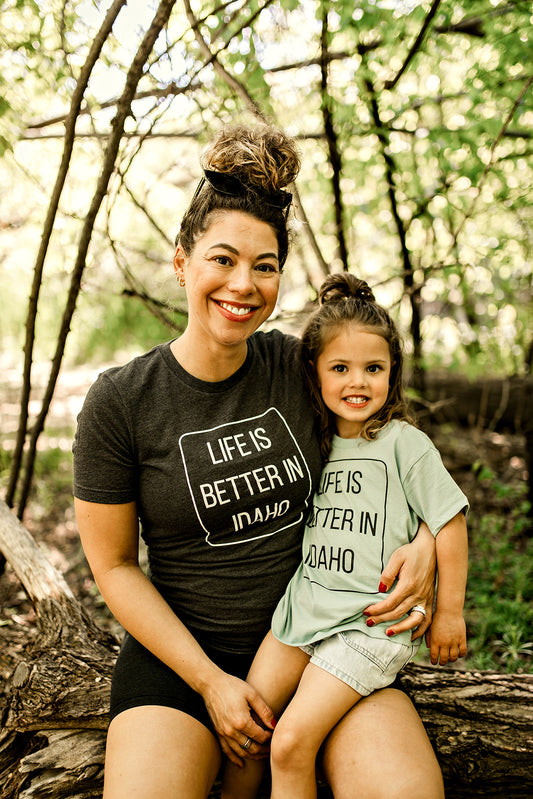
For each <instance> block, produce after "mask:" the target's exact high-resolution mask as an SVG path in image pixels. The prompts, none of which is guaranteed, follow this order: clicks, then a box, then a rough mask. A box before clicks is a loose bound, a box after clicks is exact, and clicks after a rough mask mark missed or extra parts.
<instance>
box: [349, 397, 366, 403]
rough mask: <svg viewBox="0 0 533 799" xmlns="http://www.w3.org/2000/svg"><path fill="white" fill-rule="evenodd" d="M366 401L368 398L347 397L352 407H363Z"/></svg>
mask: <svg viewBox="0 0 533 799" xmlns="http://www.w3.org/2000/svg"><path fill="white" fill-rule="evenodd" d="M366 401H367V397H346V402H349V403H351V404H352V405H362V404H363V402H366Z"/></svg>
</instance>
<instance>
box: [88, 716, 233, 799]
mask: <svg viewBox="0 0 533 799" xmlns="http://www.w3.org/2000/svg"><path fill="white" fill-rule="evenodd" d="M221 760H222V758H221V753H220V748H219V745H218V742H217V740H216V738H215V737H214V735H213V734H212V733H211V732H209V730H208V729H207V727H204V725H203V724H201V723H200V722H199V721H197V720H196V719H195V718H192V717H191V716H188V715H187V714H185V713H183V712H181V711H180V710H174V709H173V708H169V707H160V706H157V705H147V706H143V707H134V708H131V709H130V710H125V711H124V712H122V713H120V714H119V715H118V716H116V717H115V718H114V719H113V721H112V722H111V724H110V726H109V732H108V737H107V749H106V763H105V779H104V799H135V797H139V799H146V797H150V799H183V798H184V797H187V799H206V797H207V796H208V794H209V791H210V790H211V786H212V784H213V782H214V780H215V777H216V775H217V772H218V770H219V768H220V763H221Z"/></svg>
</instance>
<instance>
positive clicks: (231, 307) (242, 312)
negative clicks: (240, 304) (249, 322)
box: [220, 302, 252, 316]
mask: <svg viewBox="0 0 533 799" xmlns="http://www.w3.org/2000/svg"><path fill="white" fill-rule="evenodd" d="M220 305H221V306H222V308H225V309H226V311H229V312H230V313H232V314H235V316H244V315H245V314H247V313H250V311H251V310H252V309H251V308H236V307H235V305H230V304H229V303H227V302H221V303H220Z"/></svg>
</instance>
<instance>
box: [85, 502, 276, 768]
mask: <svg viewBox="0 0 533 799" xmlns="http://www.w3.org/2000/svg"><path fill="white" fill-rule="evenodd" d="M75 509H76V519H77V522H78V528H79V532H80V537H81V541H82V544H83V549H84V551H85V555H86V557H87V560H88V562H89V565H90V567H91V569H92V572H93V575H94V579H95V581H96V584H97V585H98V588H99V590H100V593H101V594H102V596H103V598H104V600H105V602H106V604H107V606H108V607H109V609H110V610H111V612H112V613H113V615H114V616H115V618H116V619H117V621H118V622H119V623H120V624H121V625H122V626H123V627H124V628H125V629H126V630H128V632H130V633H131V635H133V637H134V638H136V639H137V641H139V642H140V643H141V644H142V645H143V646H145V647H146V648H147V649H149V650H150V652H152V653H153V654H154V655H155V656H156V657H157V658H159V660H161V661H163V663H166V665H167V666H169V667H170V668H171V669H173V671H175V672H176V674H179V676H180V677H181V678H182V679H184V680H185V682H187V683H188V684H189V685H190V686H191V687H192V688H193V689H194V690H195V691H197V692H198V693H199V694H200V695H201V696H202V698H203V700H204V702H205V704H206V707H207V710H208V712H209V715H210V717H211V719H212V721H213V724H214V726H215V729H216V731H217V734H218V736H219V739H220V743H221V746H222V749H223V751H224V754H225V755H226V756H227V757H229V758H230V760H232V761H233V762H235V763H237V765H239V764H240V763H241V757H242V756H243V753H244V752H243V749H242V747H241V744H242V743H243V742H244V741H245V740H246V738H248V737H250V738H253V739H254V740H255V741H257V742H259V743H265V742H266V741H268V739H269V738H270V733H269V732H268V731H265V730H264V729H263V727H261V726H260V725H258V724H256V722H255V721H254V720H253V718H252V714H251V712H250V711H251V710H253V711H254V712H255V713H257V715H258V716H259V717H260V719H261V720H262V721H263V723H264V724H265V725H266V726H267V727H273V724H272V720H273V715H272V713H271V711H270V709H269V708H268V707H267V705H266V704H265V703H264V702H263V700H262V699H261V697H260V696H259V694H258V693H257V692H256V691H255V690H254V689H253V688H252V687H251V686H249V685H248V684H247V683H246V682H244V681H243V680H239V679H238V678H237V677H233V676H232V675H229V674H226V673H225V672H223V671H222V670H221V669H220V668H218V666H216V664H214V663H213V662H212V661H211V660H210V659H209V658H208V657H207V655H206V654H205V652H204V651H203V649H202V648H201V647H200V645H199V644H198V642H197V641H196V639H195V638H194V637H193V636H192V635H191V633H190V632H189V630H188V629H187V628H186V627H185V625H184V624H183V623H182V622H181V621H180V620H179V619H178V617H177V616H176V615H175V613H174V612H173V611H172V609H171V608H170V606H169V605H168V604H167V603H166V602H165V600H164V599H163V597H162V596H161V594H160V593H159V592H158V591H157V589H156V588H155V587H154V585H153V584H152V583H151V582H150V580H149V579H148V578H147V577H146V575H145V574H144V572H143V571H142V569H141V568H140V566H139V561H138V544H139V540H138V536H139V528H138V519H137V509H136V505H135V503H134V502H131V503H127V504H121V505H103V504H98V503H93V502H85V501H82V500H79V499H76V500H75Z"/></svg>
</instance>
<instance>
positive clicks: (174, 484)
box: [74, 330, 320, 652]
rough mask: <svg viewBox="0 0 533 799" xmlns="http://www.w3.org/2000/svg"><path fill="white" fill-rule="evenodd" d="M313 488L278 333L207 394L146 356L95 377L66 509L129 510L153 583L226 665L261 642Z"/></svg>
mask: <svg viewBox="0 0 533 799" xmlns="http://www.w3.org/2000/svg"><path fill="white" fill-rule="evenodd" d="M319 475H320V457H319V449H318V443H317V440H316V437H315V435H314V432H313V414H312V412H311V407H310V402H309V398H308V395H307V392H306V390H305V387H304V385H303V381H302V376H301V372H300V367H299V359H298V341H297V339H295V338H293V337H290V336H285V335H283V334H282V333H280V332H279V331H276V330H274V331H271V332H270V333H256V334H254V335H253V336H252V337H251V338H250V339H249V342H248V357H247V359H246V361H245V363H244V364H243V366H242V367H241V368H240V369H239V370H238V371H237V372H236V373H235V374H234V375H232V376H231V377H230V378H228V379H227V380H224V381H221V382H216V383H209V382H204V381H202V380H198V379H196V378H194V377H192V376H191V375H190V374H188V373H187V372H185V371H184V370H183V369H182V367H181V366H180V365H179V364H178V362H177V361H176V359H175V358H174V356H173V355H172V353H171V351H170V344H169V343H167V344H163V345H161V346H159V347H155V348H154V349H153V350H151V351H150V352H148V353H146V354H145V355H142V356H140V357H139V358H135V359H134V360H133V361H131V362H130V363H129V364H127V365H126V366H123V367H118V368H114V369H110V370H108V371H107V372H104V373H103V374H102V375H100V377H99V378H98V380H97V381H96V383H95V384H94V385H93V386H92V387H91V389H90V390H89V393H88V395H87V398H86V400H85V404H84V406H83V409H82V411H81V413H80V415H79V417H78V429H77V432H76V438H75V442H74V493H75V496H76V497H78V498H79V499H82V500H86V501H88V502H100V503H110V504H115V503H123V502H131V501H135V502H137V509H138V515H139V518H140V521H141V530H142V535H143V538H144V539H145V541H146V543H147V545H148V552H149V564H150V575H151V579H152V581H153V583H154V584H155V585H156V587H157V588H158V590H159V591H160V592H161V594H162V595H163V596H164V597H165V599H166V600H167V601H168V602H169V604H170V605H171V607H172V608H173V609H174V611H175V612H176V614H177V615H178V616H179V617H180V618H181V620H182V621H183V622H184V623H185V624H186V625H187V626H189V628H190V629H191V630H192V631H193V632H194V633H195V634H196V635H197V636H198V638H199V639H200V641H203V642H205V643H209V644H210V645H211V646H214V647H216V648H219V649H221V650H225V651H233V652H252V651H254V650H255V649H256V647H257V644H258V643H259V641H260V640H261V638H262V636H263V635H264V633H265V631H266V630H267V629H268V627H269V624H270V618H271V615H272V611H273V609H274V607H275V606H276V604H277V601H278V600H279V598H280V596H281V595H282V593H283V591H284V589H285V587H286V585H287V583H288V581H289V579H290V577H291V576H292V574H293V572H294V570H295V569H296V566H297V565H298V562H299V558H300V552H301V539H302V533H303V526H304V521H305V516H306V509H307V503H308V501H309V499H310V497H311V496H312V494H313V490H314V488H315V486H316V483H317V482H318V478H319Z"/></svg>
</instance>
